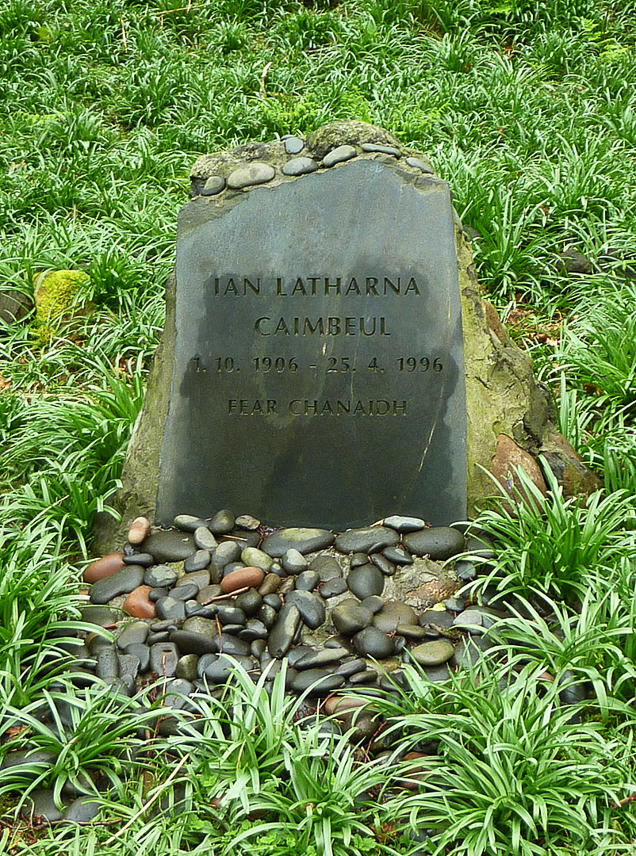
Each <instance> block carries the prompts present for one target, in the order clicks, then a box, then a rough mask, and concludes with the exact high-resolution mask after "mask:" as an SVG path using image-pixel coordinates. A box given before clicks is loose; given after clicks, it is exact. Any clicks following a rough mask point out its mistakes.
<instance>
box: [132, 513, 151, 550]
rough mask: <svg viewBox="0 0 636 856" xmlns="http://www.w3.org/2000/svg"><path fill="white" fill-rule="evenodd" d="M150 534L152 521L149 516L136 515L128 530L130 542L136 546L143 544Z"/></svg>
mask: <svg viewBox="0 0 636 856" xmlns="http://www.w3.org/2000/svg"><path fill="white" fill-rule="evenodd" d="M149 535H150V521H149V520H148V518H147V517H136V518H135V519H134V520H133V522H132V523H131V524H130V529H129V530H128V543H129V544H132V545H133V546H134V547H138V546H139V544H142V543H143V542H144V541H145V540H146V538H147V537H148V536H149Z"/></svg>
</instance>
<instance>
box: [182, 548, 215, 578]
mask: <svg viewBox="0 0 636 856" xmlns="http://www.w3.org/2000/svg"><path fill="white" fill-rule="evenodd" d="M210 559H211V557H210V551H209V550H197V551H196V553H193V554H192V555H191V556H188V558H187V559H186V560H185V562H184V563H183V570H184V571H185V572H186V574H190V573H192V572H193V571H204V570H205V569H206V568H207V567H209V565H210Z"/></svg>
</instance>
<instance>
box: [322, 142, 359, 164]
mask: <svg viewBox="0 0 636 856" xmlns="http://www.w3.org/2000/svg"><path fill="white" fill-rule="evenodd" d="M355 155H356V150H355V148H354V147H353V146H337V147H336V148H335V149H332V150H331V151H330V152H329V154H328V155H325V156H324V158H323V159H322V165H323V166H327V167H329V166H335V165H336V164H337V163H343V162H344V161H348V160H351V158H353V157H355Z"/></svg>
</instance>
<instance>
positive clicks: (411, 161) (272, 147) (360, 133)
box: [190, 121, 434, 201]
mask: <svg viewBox="0 0 636 856" xmlns="http://www.w3.org/2000/svg"><path fill="white" fill-rule="evenodd" d="M361 159H364V160H380V161H382V162H383V163H387V164H391V163H392V164H394V165H396V164H398V163H399V164H400V166H401V167H403V168H404V170H405V172H407V173H411V174H413V175H426V176H430V177H433V176H434V171H433V168H432V167H431V165H430V163H428V161H427V160H426V158H425V157H424V156H423V155H422V154H421V153H419V152H415V151H413V150H411V149H407V148H405V147H404V146H402V145H401V144H400V142H399V141H398V140H397V139H396V138H395V137H394V136H393V135H392V134H390V133H389V132H388V131H385V130H384V129H382V128H378V127H377V126H375V125H369V124H367V123H366V122H359V121H346V122H333V123H332V124H330V125H324V126H323V127H322V128H319V129H318V130H317V131H314V132H313V134H310V135H309V136H308V137H307V138H306V139H302V138H300V137H295V136H292V135H288V136H285V137H283V138H282V139H281V140H274V141H273V142H270V143H249V144H248V145H245V146H239V147H238V148H236V149H232V150H231V151H223V152H216V153H213V154H209V155H202V156H201V157H200V158H199V159H198V160H197V161H196V163H195V164H194V166H193V167H192V170H191V172H190V181H191V189H190V196H191V197H192V198H195V197H201V196H203V197H206V196H207V197H216V201H220V200H221V199H222V198H223V197H224V196H226V195H227V194H232V195H234V194H236V193H241V192H243V191H244V190H248V189H249V188H251V187H254V186H257V185H262V184H269V183H270V182H271V183H275V182H276V181H278V182H280V181H284V180H287V181H293V180H294V179H296V178H298V177H300V176H302V175H307V174H309V173H312V172H316V171H320V170H326V169H331V168H333V167H335V166H338V165H339V164H344V163H350V162H351V161H353V160H361Z"/></svg>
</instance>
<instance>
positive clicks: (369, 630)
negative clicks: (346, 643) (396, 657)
mask: <svg viewBox="0 0 636 856" xmlns="http://www.w3.org/2000/svg"><path fill="white" fill-rule="evenodd" d="M353 644H354V645H355V646H356V651H358V653H359V654H362V656H363V657H374V658H375V659H376V660H384V659H386V658H387V657H390V656H391V655H392V654H393V651H394V649H395V645H394V642H393V639H390V638H389V637H388V636H387V635H386V633H382V631H381V630H378V628H377V627H365V628H364V630H361V631H360V632H359V633H356V634H355V636H354V637H353Z"/></svg>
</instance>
